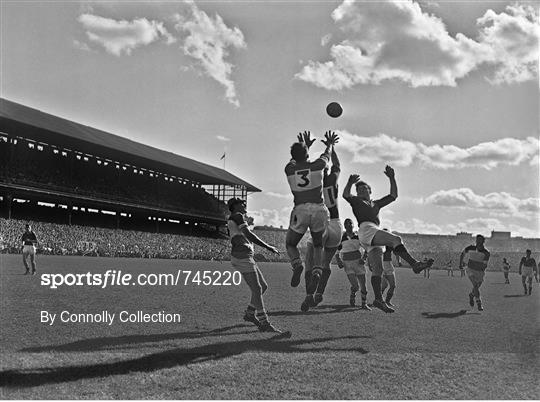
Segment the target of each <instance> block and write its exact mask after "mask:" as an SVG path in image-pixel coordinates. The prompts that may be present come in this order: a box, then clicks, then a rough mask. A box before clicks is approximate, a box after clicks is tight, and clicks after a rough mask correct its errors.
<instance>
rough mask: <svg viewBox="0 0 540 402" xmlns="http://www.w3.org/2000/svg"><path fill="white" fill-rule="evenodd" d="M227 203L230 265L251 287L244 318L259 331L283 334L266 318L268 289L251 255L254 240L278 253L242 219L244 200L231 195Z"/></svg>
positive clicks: (244, 208)
mask: <svg viewBox="0 0 540 402" xmlns="http://www.w3.org/2000/svg"><path fill="white" fill-rule="evenodd" d="M227 205H228V207H229V211H231V215H230V216H229V219H228V220H227V229H228V230H229V236H230V239H231V264H232V266H233V268H234V269H235V270H237V271H239V272H240V273H241V274H242V277H243V278H244V280H245V281H246V283H247V284H248V286H249V289H250V290H251V300H250V303H249V305H248V307H247V309H246V311H245V314H244V320H245V321H248V322H252V323H254V324H255V325H257V327H259V331H261V332H277V333H283V332H282V331H280V330H279V329H277V328H275V327H274V326H273V325H272V324H271V323H270V321H268V315H267V314H266V309H265V307H264V301H263V294H264V292H266V290H267V289H268V284H267V283H266V280H265V279H264V276H263V274H262V272H261V270H260V269H259V267H258V266H257V263H256V262H255V260H254V258H253V257H254V250H253V243H255V244H257V245H258V246H261V247H264V248H265V249H267V250H269V251H271V252H272V253H275V254H279V251H278V250H277V249H276V248H275V247H274V246H271V245H269V244H266V243H265V242H264V241H262V240H261V239H260V238H259V237H258V236H257V235H256V234H254V233H253V232H252V231H251V230H249V227H248V224H247V222H246V221H245V218H244V214H245V213H246V202H245V201H244V200H242V199H240V198H231V199H230V200H229V201H228V202H227Z"/></svg>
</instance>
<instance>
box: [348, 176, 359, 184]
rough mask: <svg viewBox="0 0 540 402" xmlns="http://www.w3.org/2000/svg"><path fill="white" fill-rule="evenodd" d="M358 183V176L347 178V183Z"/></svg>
mask: <svg viewBox="0 0 540 402" xmlns="http://www.w3.org/2000/svg"><path fill="white" fill-rule="evenodd" d="M358 181H360V175H359V174H352V175H350V176H349V183H350V184H354V183H356V182H358Z"/></svg>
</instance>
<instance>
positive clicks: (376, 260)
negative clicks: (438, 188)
mask: <svg viewBox="0 0 540 402" xmlns="http://www.w3.org/2000/svg"><path fill="white" fill-rule="evenodd" d="M384 174H385V175H386V176H387V177H388V179H389V180H390V194H388V195H386V196H385V197H383V198H381V199H379V200H376V201H373V200H372V199H371V187H370V186H369V185H368V184H367V183H366V182H364V181H361V180H360V176H359V175H357V174H353V175H351V176H350V177H349V180H348V181H347V185H346V186H345V189H344V190H343V198H345V200H347V202H348V203H349V204H350V205H351V207H352V210H353V213H354V216H355V217H356V219H357V220H358V237H359V239H360V243H361V245H362V246H363V247H364V248H365V249H366V250H368V259H369V262H370V266H371V268H372V269H373V273H372V275H371V285H372V287H373V292H374V294H375V301H374V302H373V306H374V307H377V308H379V309H381V310H383V311H384V312H386V313H393V312H394V310H393V309H392V308H391V307H390V306H388V305H387V304H386V303H385V301H384V300H383V299H382V293H381V275H382V271H383V263H382V254H383V253H382V248H381V247H382V246H390V247H393V249H394V250H393V251H394V254H396V255H397V256H399V257H400V258H403V259H404V260H405V261H406V262H407V263H408V264H409V265H410V266H411V267H412V269H413V271H414V273H420V272H422V270H424V269H426V268H428V267H430V266H431V265H432V264H433V260H428V261H425V262H424V261H418V260H416V259H415V258H413V257H412V256H411V255H410V254H409V252H408V251H407V249H406V248H405V246H404V245H403V242H402V241H401V238H400V237H399V236H396V235H394V234H392V233H389V232H385V231H384V230H381V229H379V224H380V221H379V211H380V209H381V208H383V207H385V206H386V205H388V204H390V203H391V202H394V201H395V200H396V198H397V195H398V193H397V184H396V180H395V174H394V169H392V168H391V167H390V166H386V168H385V170H384ZM353 185H355V187H356V194H357V195H356V196H353V195H352V194H351V187H352V186H353Z"/></svg>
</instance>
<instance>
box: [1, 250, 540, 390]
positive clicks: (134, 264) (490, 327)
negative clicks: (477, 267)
mask: <svg viewBox="0 0 540 402" xmlns="http://www.w3.org/2000/svg"><path fill="white" fill-rule="evenodd" d="M260 267H261V269H262V271H263V273H264V275H265V277H266V279H267V281H268V283H269V285H270V288H269V290H268V292H267V293H266V295H265V301H266V305H267V309H268V312H269V316H270V319H271V320H272V322H274V323H275V324H276V325H277V326H278V327H280V328H283V329H286V330H290V331H292V333H293V335H292V337H291V338H290V339H276V338H275V337H273V336H272V334H261V333H259V332H258V331H257V329H256V328H255V327H254V326H253V325H251V324H248V323H245V322H243V321H242V314H243V310H244V309H245V306H246V305H247V303H248V301H249V290H248V288H247V285H246V284H245V283H242V284H241V285H240V286H202V285H200V286H197V285H196V284H193V283H191V284H188V285H187V286H186V285H183V284H182V285H179V286H176V287H174V286H154V287H139V286H125V287H119V286H116V287H109V288H106V289H100V288H98V287H89V286H72V287H66V286H64V287H60V288H58V289H49V288H47V287H45V286H41V285H40V275H36V276H33V277H32V276H23V275H22V273H23V268H22V263H21V256H20V255H17V256H11V255H0V275H1V276H0V292H1V293H0V302H1V313H0V314H1V317H0V318H1V324H0V328H1V329H0V335H1V345H0V347H1V349H0V353H1V355H0V356H1V360H0V364H1V368H0V370H1V372H0V386H1V388H0V395H1V397H2V398H3V399H50V398H54V399H62V398H67V399H103V398H107V399H116V398H122V399H539V398H540V385H539V382H538V374H537V373H538V369H539V347H538V340H539V318H538V317H539V314H538V312H539V295H540V289H539V287H538V284H537V283H534V289H533V294H532V296H523V295H522V293H523V290H522V287H521V278H520V277H518V276H517V275H513V276H511V279H510V280H511V284H510V285H505V284H504V279H503V275H502V273H497V272H488V273H487V275H486V280H485V282H484V285H483V286H482V289H481V291H482V298H483V301H484V306H485V311H483V312H478V311H477V310H476V309H472V308H471V307H469V305H468V296H467V295H468V293H469V291H470V286H469V281H468V279H467V278H460V277H459V273H457V276H454V277H449V276H447V273H446V271H431V278H429V279H427V278H424V277H423V276H422V274H420V275H414V274H413V273H412V272H411V271H410V269H405V268H403V269H402V268H397V270H396V276H397V289H396V295H395V296H394V299H393V302H394V304H396V306H397V307H396V312H395V313H394V314H385V313H383V312H381V311H379V310H373V311H371V312H367V311H362V310H360V309H358V308H353V307H349V306H348V298H349V284H348V281H347V279H346V276H345V274H344V272H343V271H342V270H339V269H338V268H337V267H336V266H333V267H332V268H333V272H332V276H331V277H330V282H329V285H328V288H327V292H326V294H325V298H324V301H323V302H322V304H321V305H320V306H319V307H317V308H315V309H313V310H311V311H309V312H308V313H302V312H300V304H301V302H302V300H303V289H304V288H303V283H302V284H301V285H300V286H299V287H298V288H296V289H294V288H291V287H290V286H289V281H290V272H291V271H290V269H289V267H288V265H286V264H274V263H261V264H260ZM107 269H116V270H120V269H121V270H122V271H123V272H129V273H132V274H134V275H135V274H137V273H160V272H162V273H169V272H170V273H172V272H176V270H177V269H182V270H191V271H197V270H211V271H214V270H217V271H225V270H231V266H230V264H229V263H228V262H224V263H223V264H221V263H218V262H201V261H183V260H143V259H108V258H86V257H54V256H38V270H39V274H42V273H85V272H87V271H90V272H93V273H97V272H103V271H105V270H107ZM455 274H456V273H455ZM369 290H370V294H369V295H368V299H369V300H371V299H372V296H373V294H372V292H371V289H369ZM358 296H359V295H358ZM42 310H47V311H51V312H56V313H60V312H61V311H63V310H67V311H71V312H77V313H97V312H100V311H102V310H108V311H110V312H117V313H118V312H120V311H122V310H127V311H137V310H143V311H145V312H158V311H162V310H164V311H167V312H178V313H180V314H181V315H182V322H181V323H177V324H167V323H119V322H118V320H116V321H115V323H114V324H113V325H110V326H109V325H107V324H97V323H93V324H89V323H87V324H74V323H58V322H55V324H54V325H53V326H49V325H47V324H43V323H41V322H40V311H42ZM57 321H58V319H57Z"/></svg>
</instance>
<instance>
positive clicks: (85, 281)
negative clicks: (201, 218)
mask: <svg viewBox="0 0 540 402" xmlns="http://www.w3.org/2000/svg"><path fill="white" fill-rule="evenodd" d="M241 283H242V274H240V272H238V271H233V272H231V271H184V270H180V269H179V270H177V271H176V272H175V273H168V274H167V273H159V274H155V273H150V274H138V275H136V276H135V277H134V276H133V275H132V274H130V273H123V272H122V270H118V271H117V270H114V269H110V270H107V271H105V272H99V273H92V272H86V273H77V274H72V273H68V274H50V273H45V274H41V282H40V284H41V286H47V287H49V288H50V289H58V288H59V287H60V286H96V287H99V288H101V289H105V288H106V287H111V286H189V285H193V286H238V285H240V284H241Z"/></svg>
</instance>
